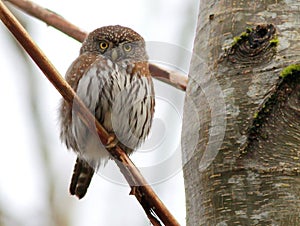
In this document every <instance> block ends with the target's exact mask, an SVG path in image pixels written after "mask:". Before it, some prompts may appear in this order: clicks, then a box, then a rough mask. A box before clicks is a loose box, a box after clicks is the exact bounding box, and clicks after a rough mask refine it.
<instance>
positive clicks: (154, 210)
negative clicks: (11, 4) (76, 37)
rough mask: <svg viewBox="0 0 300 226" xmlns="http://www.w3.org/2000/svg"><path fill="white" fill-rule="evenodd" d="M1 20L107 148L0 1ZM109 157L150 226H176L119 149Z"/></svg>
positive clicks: (102, 131)
mask: <svg viewBox="0 0 300 226" xmlns="http://www.w3.org/2000/svg"><path fill="white" fill-rule="evenodd" d="M0 19H1V20H2V22H3V23H4V24H5V25H6V27H7V28H8V29H9V30H10V32H11V33H12V34H13V35H14V37H15V38H16V39H17V40H18V41H19V43H20V44H21V45H22V47H23V48H24V49H25V51H26V52H27V53H28V54H29V55H30V56H31V58H32V59H33V60H34V62H35V63H36V64H37V65H38V67H39V68H40V69H41V70H42V71H43V72H44V74H45V76H46V77H47V79H48V80H49V81H50V82H51V83H52V84H53V85H54V87H55V88H56V89H57V90H58V91H59V92H60V94H61V95H62V96H63V98H64V99H65V100H66V101H67V102H68V103H70V104H72V103H73V105H74V107H75V111H76V113H77V114H78V115H79V117H80V119H81V120H82V121H83V122H84V123H85V125H86V126H87V127H88V128H89V129H90V131H94V129H93V128H94V126H95V124H96V130H97V134H98V136H99V138H100V139H101V141H102V142H103V144H104V145H107V144H108V143H109V140H110V137H109V134H108V133H107V131H105V129H104V128H103V127H102V126H101V125H100V123H99V122H98V121H97V120H96V119H95V118H94V116H93V114H92V113H91V112H90V111H89V110H88V109H87V108H86V107H85V105H84V104H83V102H82V101H81V100H80V99H79V98H78V96H77V95H76V93H75V92H74V90H73V89H72V88H71V87H70V86H69V84H68V83H67V82H66V81H65V80H64V79H63V78H62V76H61V75H60V74H59V72H58V71H57V70H56V68H55V67H54V66H53V65H52V64H51V62H50V61H49V60H48V58H47V57H46V56H45V54H44V53H43V52H42V51H41V50H40V49H39V47H38V46H37V45H36V44H35V43H34V41H33V40H32V38H31V37H30V36H29V34H28V33H27V32H26V30H25V29H24V28H23V27H22V25H21V24H20V23H19V21H18V20H17V19H16V18H15V17H14V15H13V14H12V13H11V12H10V11H9V10H8V9H7V7H6V6H5V5H4V3H3V2H2V1H0ZM110 154H111V155H112V156H113V157H115V158H114V160H115V162H116V163H117V165H118V166H119V168H120V170H121V172H122V173H123V175H124V177H125V178H126V180H127V182H128V183H129V185H130V187H131V189H132V192H131V194H133V195H135V197H136V198H137V200H138V201H139V202H140V203H141V205H142V207H143V208H144V210H145V212H146V214H147V216H148V217H149V219H150V221H151V223H152V224H153V225H160V222H159V221H158V220H157V219H155V218H156V217H158V218H159V220H161V221H162V222H163V223H164V224H165V225H179V224H178V222H177V221H176V219H175V218H174V217H173V216H172V214H171V213H170V212H169V211H168V209H167V208H166V207H165V206H164V204H163V203H162V202H161V200H160V199H159V198H158V197H157V195H156V194H155V193H154V191H153V190H152V188H151V187H150V186H149V185H148V183H147V181H146V180H145V179H144V177H143V176H142V175H141V173H140V172H139V170H138V169H137V168H136V167H135V165H134V164H133V163H132V161H131V160H130V159H129V157H128V156H127V155H126V153H125V152H124V151H123V150H122V149H121V148H120V147H118V146H116V147H115V148H112V149H111V150H110Z"/></svg>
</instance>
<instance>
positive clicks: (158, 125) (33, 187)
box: [0, 0, 198, 226]
mask: <svg viewBox="0 0 300 226" xmlns="http://www.w3.org/2000/svg"><path fill="white" fill-rule="evenodd" d="M35 2H36V3H38V4H40V5H42V6H44V7H46V8H48V9H51V10H53V11H54V12H56V13H58V14H60V15H62V16H63V17H64V18H66V19H67V20H69V21H70V22H72V23H74V24H76V25H77V26H79V27H81V28H83V29H84V30H86V31H92V30H94V29H95V28H98V27H101V26H105V25H115V24H120V25H123V26H128V27H131V28H133V29H134V30H135V31H137V32H138V33H140V34H141V35H142V36H143V37H144V39H145V40H146V42H153V41H154V42H163V43H164V44H165V45H166V46H168V47H171V49H172V48H173V47H174V48H175V49H176V48H179V47H178V46H181V47H182V48H183V49H186V50H190V51H191V49H192V45H193V35H194V27H195V24H196V19H197V9H198V1H197V0H186V1H182V0H164V1H158V0H152V1H150V0H148V1H146V0H143V1H137V0H136V1H133V0H127V1H121V0H110V1H106V2H104V1H96V0H94V1H92V0H85V1H71V0H64V1H58V0H52V1H46V0H35ZM83 3H84V4H83ZM25 18H26V19H27V21H28V25H29V33H30V34H31V35H32V37H33V39H34V40H35V41H36V42H37V44H38V45H39V47H40V48H41V49H42V50H43V51H44V52H45V54H46V55H47V56H48V57H49V59H50V60H51V61H52V63H53V64H54V65H55V66H56V68H57V69H58V71H59V72H60V73H61V74H62V75H64V74H65V72H66V70H67V68H68V67H69V65H70V64H71V62H72V61H73V60H74V59H75V58H76V57H77V56H78V52H79V48H80V43H78V42H77V41H75V40H73V39H72V38H69V37H67V36H66V35H64V34H62V33H61V32H59V31H57V30H55V29H53V28H51V27H47V26H46V25H45V24H44V23H43V22H40V21H38V20H36V19H32V18H31V17H29V16H25ZM8 39H11V36H10V35H8V32H7V29H6V28H5V27H4V25H3V24H2V23H1V25H0V49H1V52H0V100H1V105H2V108H1V117H0V125H1V128H0V137H1V149H0V153H1V158H0V210H1V209H4V210H5V211H6V214H7V215H9V216H10V217H11V218H13V219H14V221H7V220H5V223H6V225H16V223H18V225H28V226H29V225H30V226H32V225H46V224H45V222H46V221H51V219H53V218H54V216H49V212H48V206H47V205H48V204H47V203H48V198H47V197H45V196H46V195H45V194H46V193H47V190H49V188H48V187H47V183H46V182H45V180H47V179H46V178H45V169H44V168H45V167H44V165H43V161H42V157H41V155H40V154H39V151H40V150H39V149H40V146H39V145H38V142H37V135H36V134H35V129H34V128H33V124H34V123H33V121H32V120H34V119H32V116H31V115H30V112H31V109H30V108H32V106H30V105H28V103H29V102H28V95H29V93H30V92H29V91H30V90H28V89H29V88H28V86H27V85H26V79H28V77H27V76H26V75H24V74H26V72H25V73H24V71H26V70H27V69H26V68H25V66H24V62H23V61H24V60H23V58H22V56H20V55H18V54H19V53H18V52H17V51H15V47H14V46H13V44H12V42H11V40H8ZM176 46H177V47H176ZM181 47H180V48H181ZM150 51H156V50H151V49H150ZM160 51H162V52H163V51H164V49H161V50H160ZM164 54H168V53H165V52H164ZM171 55H172V57H174V53H170V57H171ZM177 57H178V59H180V57H181V56H177ZM165 63H169V62H165ZM32 65H33V68H34V71H35V74H34V75H32V76H31V78H32V79H33V78H34V79H35V82H36V83H37V84H38V87H39V90H38V93H37V94H36V99H37V102H36V103H35V104H36V105H35V106H36V108H37V110H38V111H40V113H39V114H40V116H41V118H42V122H43V125H44V127H45V129H46V131H47V134H46V136H47V137H46V138H47V147H48V148H49V150H50V153H48V155H49V156H48V157H47V156H46V158H48V159H49V161H50V162H51V167H52V168H53V172H52V174H53V176H54V177H55V180H56V181H57V182H56V183H55V185H56V187H55V188H54V189H55V197H54V198H53V200H54V201H53V202H54V205H56V204H55V203H57V206H64V207H63V208H66V209H61V210H60V211H67V212H68V213H69V212H71V222H70V224H71V225H74V226H82V225H89V226H94V225H95V226H96V225H108V226H118V225H134V226H135V225H149V224H150V223H149V221H148V220H147V218H146V216H145V214H144V212H143V210H142V208H141V207H140V205H139V203H138V202H137V200H136V199H135V197H134V196H129V195H128V193H129V191H130V189H129V187H128V186H124V185H120V184H118V183H115V182H116V181H113V182H112V180H115V179H116V180H119V179H118V178H119V177H118V176H116V177H113V178H112V177H111V176H112V175H111V174H110V173H107V174H105V175H108V177H109V178H108V180H107V179H103V177H101V176H94V178H93V181H92V183H91V185H90V188H89V190H88V192H87V195H86V197H85V198H83V199H82V200H80V201H78V200H77V199H76V198H75V197H71V196H70V195H69V193H68V187H69V182H70V177H71V174H72V171H73V166H74V165H73V164H74V161H75V155H74V154H73V152H68V151H67V150H66V148H65V147H64V145H62V144H61V143H60V140H59V128H58V120H57V109H58V105H59V100H60V95H59V94H58V92H57V91H56V90H55V89H54V87H53V86H52V85H51V84H50V83H49V81H48V80H47V79H46V78H45V77H44V76H43V75H42V73H41V72H40V71H39V69H38V68H37V67H36V66H35V65H34V64H33V63H32ZM155 89H156V94H157V105H156V120H155V121H154V129H153V131H152V139H154V138H155V135H156V137H158V138H160V140H158V141H157V140H155V139H154V140H155V141H157V143H159V144H160V145H159V146H160V147H158V148H156V149H155V150H152V152H146V151H145V150H146V149H147V147H148V146H152V145H151V142H150V144H149V143H146V144H145V146H144V147H145V148H144V149H142V150H141V151H138V152H137V153H136V154H133V155H132V159H133V161H134V162H135V163H136V165H137V166H139V167H141V168H143V167H147V166H153V165H155V164H156V163H157V162H164V161H166V162H167V161H168V160H169V159H170V158H171V157H170V156H174V155H175V154H176V153H177V154H178V153H180V143H179V140H180V128H181V117H182V108H183V105H182V104H183V100H184V93H183V92H181V91H178V90H176V89H174V88H172V87H169V86H166V85H165V84H162V83H161V82H155ZM153 137H154V138H153ZM150 141H151V140H150ZM160 141H161V142H160ZM152 142H154V141H153V140H152ZM147 145H148V146H147ZM170 149H171V150H170ZM143 150H144V151H143ZM160 151H161V152H160ZM163 151H164V152H163ZM177 160H178V159H177ZM167 164H169V163H167ZM170 164H171V165H170ZM170 164H169V165H168V168H167V169H166V170H164V172H161V171H159V170H157V168H155V167H154V168H150V169H152V170H150V171H151V173H149V172H145V174H146V175H145V176H146V177H147V179H148V180H150V181H152V182H155V184H154V185H153V188H154V190H155V191H156V192H157V194H158V196H159V197H160V198H161V199H162V201H163V202H164V203H165V205H166V206H167V207H168V208H169V210H170V211H171V212H172V213H173V214H174V216H175V217H176V218H177V220H178V221H179V222H180V224H181V225H185V200H184V185H183V178H182V172H181V171H180V165H179V164H178V163H174V164H175V166H174V164H173V162H172V163H170ZM176 164H177V165H176ZM112 168H113V169H112ZM148 169H149V168H148ZM107 170H115V171H114V172H116V174H118V171H119V170H118V169H116V168H114V165H113V164H109V165H108V166H107V168H106V169H105V171H104V172H107ZM142 171H143V170H142ZM145 171H147V169H146V170H145ZM165 171H167V174H166V175H164V173H165ZM109 172H111V171H109ZM160 175H163V176H162V178H160V177H157V176H160ZM174 175H175V176H174ZM117 182H119V181H117ZM62 203H63V204H62ZM61 204H62V205H61ZM58 208H62V207H58ZM0 225H1V213H0ZM48 225H51V224H48Z"/></svg>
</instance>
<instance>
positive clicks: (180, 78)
mask: <svg viewBox="0 0 300 226" xmlns="http://www.w3.org/2000/svg"><path fill="white" fill-rule="evenodd" d="M5 1H8V2H10V3H11V4H13V5H15V6H16V7H18V8H19V9H21V10H22V11H24V12H26V13H28V14H29V15H31V16H33V17H36V18H38V19H39V20H41V21H44V22H45V23H46V24H47V25H49V26H52V27H54V28H56V29H58V30H60V31H61V32H63V33H65V34H67V35H69V36H70V37H72V38H74V39H76V40H77V41H79V42H83V40H84V39H85V37H86V36H87V33H86V32H84V31H83V30H81V29H80V28H79V27H77V26H75V25H74V24H72V23H70V22H68V21H67V20H65V19H64V18H63V17H61V16H60V15H58V14H56V13H55V12H53V11H51V10H49V9H45V8H43V7H41V6H39V5H38V4H36V3H34V2H31V1H29V0H5ZM149 69H150V72H151V74H152V76H153V77H154V78H156V79H159V80H161V81H163V82H165V83H167V84H169V85H171V86H174V87H176V88H178V89H180V90H182V91H185V90H186V86H187V80H188V79H187V77H186V76H184V75H182V74H178V73H174V72H170V71H167V70H164V69H162V68H160V67H158V66H157V65H154V64H150V66H149Z"/></svg>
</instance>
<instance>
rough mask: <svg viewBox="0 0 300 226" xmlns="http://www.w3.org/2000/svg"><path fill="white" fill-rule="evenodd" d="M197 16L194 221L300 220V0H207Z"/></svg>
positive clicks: (191, 159)
mask: <svg viewBox="0 0 300 226" xmlns="http://www.w3.org/2000/svg"><path fill="white" fill-rule="evenodd" d="M198 18H199V20H198V26H197V33H196V38H195V43H194V55H193V58H192V62H191V67H190V74H189V84H188V87H187V92H186V99H185V107H184V118H183V132H182V148H183V164H184V168H183V170H184V178H185V189H186V200H187V201H186V202H187V203H186V204H187V225H189V226H190V225H209V226H210V225H219V226H221V225H222V226H223V225H224V226H225V225H230V226H231V225H286V226H287V225H289V226H291V225H294V226H296V225H300V177H299V174H300V160H299V159H300V147H299V146H300V66H299V65H292V64H299V63H300V34H299V33H300V3H299V0H290V1H282V0H270V1H260V0H245V1H234V0H226V1H216V0H202V1H201V4H200V10H199V17H198ZM286 67H288V68H286ZM284 68H286V69H285V70H283V69H284Z"/></svg>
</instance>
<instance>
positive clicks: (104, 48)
mask: <svg viewBox="0 0 300 226" xmlns="http://www.w3.org/2000/svg"><path fill="white" fill-rule="evenodd" d="M99 47H100V50H102V51H104V50H106V49H107V48H108V44H107V42H104V41H101V42H100V43H99Z"/></svg>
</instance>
